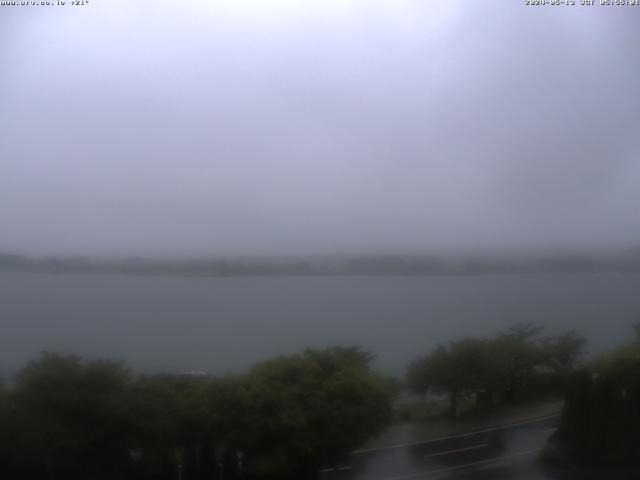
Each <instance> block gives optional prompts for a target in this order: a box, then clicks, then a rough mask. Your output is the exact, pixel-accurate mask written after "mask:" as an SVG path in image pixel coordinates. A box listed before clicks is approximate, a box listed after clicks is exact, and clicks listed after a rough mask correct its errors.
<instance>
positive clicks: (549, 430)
mask: <svg viewBox="0 0 640 480" xmlns="http://www.w3.org/2000/svg"><path fill="white" fill-rule="evenodd" d="M556 430H557V428H547V429H546V430H543V431H542V433H551V432H555V431H556Z"/></svg>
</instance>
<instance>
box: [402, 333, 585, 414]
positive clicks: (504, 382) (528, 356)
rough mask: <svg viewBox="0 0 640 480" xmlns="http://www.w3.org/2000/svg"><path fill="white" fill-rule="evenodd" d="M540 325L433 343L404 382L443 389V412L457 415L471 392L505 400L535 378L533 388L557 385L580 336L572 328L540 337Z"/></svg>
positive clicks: (573, 360)
mask: <svg viewBox="0 0 640 480" xmlns="http://www.w3.org/2000/svg"><path fill="white" fill-rule="evenodd" d="M541 331H542V327H539V326H535V325H532V324H517V325H515V326H513V327H511V328H509V329H508V330H507V331H506V332H503V333H501V334H499V335H498V336H497V337H496V338H493V339H489V340H485V339H480V338H465V339H462V340H457V341H454V342H451V343H450V344H449V345H446V346H443V345H439V346H438V347H436V348H435V349H434V350H433V351H432V352H431V353H430V354H428V355H426V356H424V357H421V358H418V359H417V360H415V361H414V362H412V363H411V364H410V365H409V368H408V370H407V376H406V381H407V386H408V387H409V388H410V389H411V390H412V391H414V392H416V393H419V394H425V393H427V392H428V391H431V392H445V393H446V394H447V395H448V397H449V414H450V415H451V416H452V417H455V416H456V415H457V412H458V409H459V405H460V402H461V401H462V400H463V399H465V398H467V397H469V396H471V395H473V394H476V395H478V394H480V393H485V394H486V396H487V397H489V398H493V397H494V394H495V393H499V394H500V395H501V397H502V398H503V399H505V400H507V401H509V402H513V401H515V400H516V399H517V398H519V397H520V396H521V394H522V392H523V390H525V389H527V388H528V387H530V386H531V385H532V384H533V382H532V380H534V379H535V380H537V383H535V387H536V388H538V389H539V390H542V389H543V386H544V387H545V388H548V385H551V386H553V387H554V388H557V385H561V386H562V385H563V384H564V383H565V381H566V378H567V376H568V375H569V373H570V372H571V371H573V369H575V367H576V365H577V362H578V360H579V358H580V355H581V353H582V348H583V346H584V339H583V338H582V337H580V336H578V335H577V334H576V333H575V332H568V333H566V334H563V335H559V336H555V337H541V336H540V333H541Z"/></svg>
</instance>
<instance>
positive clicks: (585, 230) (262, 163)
mask: <svg viewBox="0 0 640 480" xmlns="http://www.w3.org/2000/svg"><path fill="white" fill-rule="evenodd" d="M523 3H524V2H520V1H518V2H513V1H509V0H503V1H482V2H472V1H459V2H458V1H453V0H450V1H446V2H437V1H427V0H413V1H411V0H353V1H348V0H318V1H312V0H192V1H184V0H181V1H171V2H169V1H160V0H156V1H147V0H138V1H135V2H125V1H120V0H90V3H89V5H88V6H85V7H68V6H67V7H7V6H4V7H0V86H1V88H0V125H1V127H2V132H1V135H0V251H13V252H21V253H28V254H100V255H104V254H106V255H129V254H135V255H172V256H175V255H221V254H224V255H226V254H243V253H244V254H272V253H275V254H284V253H294V254H300V253H322V254H326V253H353V252H367V253H369V252H386V251H398V252H400V251H401V252H465V251H478V250H483V251H484V250H491V251H495V250H501V249H509V250H513V249H515V250H518V249H523V250H545V249H565V248H578V249H601V248H624V247H628V246H631V245H634V244H638V243H640V134H639V133H640V132H639V127H640V126H639V122H638V117H639V114H640V90H639V73H640V54H639V53H638V45H640V28H639V26H640V7H601V6H594V7H579V6H575V7H551V6H546V7H525V6H524V5H523ZM578 3H579V2H578Z"/></svg>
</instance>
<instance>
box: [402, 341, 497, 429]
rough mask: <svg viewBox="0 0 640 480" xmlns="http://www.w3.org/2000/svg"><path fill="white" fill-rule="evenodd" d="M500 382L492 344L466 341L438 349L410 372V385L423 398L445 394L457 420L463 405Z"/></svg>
mask: <svg viewBox="0 0 640 480" xmlns="http://www.w3.org/2000/svg"><path fill="white" fill-rule="evenodd" d="M497 382H498V378H497V367H496V363H495V357H494V356H493V355H492V351H491V348H490V343H489V342H487V341H486V340H483V339H478V338H465V339H462V340H457V341H454V342H451V343H450V344H449V345H448V346H442V345H439V346H437V347H436V348H435V349H434V350H433V351H432V352H431V353H430V354H429V355H427V356H425V357H421V358H419V359H417V360H416V361H414V362H413V363H412V364H411V365H410V366H409V369H408V371H407V385H408V386H409V388H410V389H411V390H412V391H414V392H416V393H420V394H424V393H427V392H428V391H434V392H445V393H446V394H447V395H448V397H449V415H450V416H452V417H455V416H457V414H458V408H459V404H460V401H461V400H463V399H464V398H466V397H468V396H469V395H472V394H474V393H477V392H479V391H483V390H491V389H492V388H494V387H495V386H496V384H497Z"/></svg>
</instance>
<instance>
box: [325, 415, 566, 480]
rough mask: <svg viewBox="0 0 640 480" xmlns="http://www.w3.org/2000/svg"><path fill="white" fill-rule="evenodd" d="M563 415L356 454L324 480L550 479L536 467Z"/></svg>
mask: <svg viewBox="0 0 640 480" xmlns="http://www.w3.org/2000/svg"><path fill="white" fill-rule="evenodd" d="M558 419H559V416H557V415H555V416H549V417H542V418H539V419H534V420H527V421H523V422H517V423H512V424H509V425H505V426H498V427H493V428H487V429H484V430H479V431H476V432H471V433H466V434H461V435H452V436H449V437H443V438H440V439H436V440H431V441H428V442H421V443H415V444H405V445H396V446H392V447H389V448H382V449H372V450H364V451H359V452H355V453H354V454H352V456H351V461H350V462H349V463H348V464H344V465H338V466H335V467H329V468H327V469H325V470H323V471H322V473H321V477H320V478H321V480H421V479H423V480H428V479H440V478H453V479H468V480H475V479H479V480H488V479H496V480H506V479H519V480H520V479H522V480H549V479H551V478H553V477H550V476H548V475H547V474H545V472H544V471H543V470H542V468H541V466H540V465H539V464H538V462H537V457H538V455H539V453H540V451H541V449H542V448H543V447H544V445H545V443H546V441H547V440H548V438H549V437H550V436H551V434H552V433H553V432H554V431H555V428H556V425H557V422H558Z"/></svg>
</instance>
